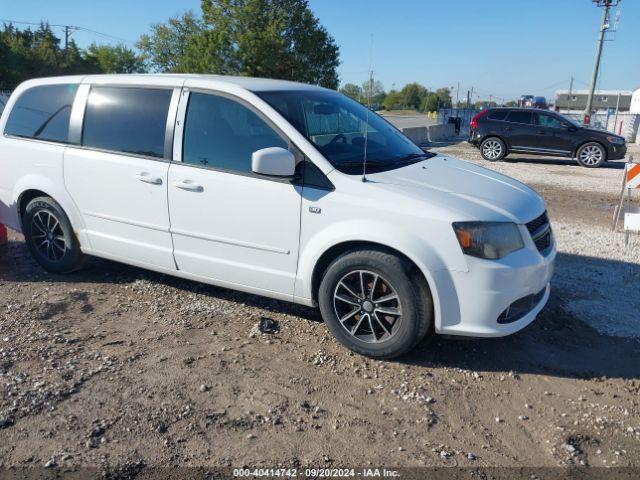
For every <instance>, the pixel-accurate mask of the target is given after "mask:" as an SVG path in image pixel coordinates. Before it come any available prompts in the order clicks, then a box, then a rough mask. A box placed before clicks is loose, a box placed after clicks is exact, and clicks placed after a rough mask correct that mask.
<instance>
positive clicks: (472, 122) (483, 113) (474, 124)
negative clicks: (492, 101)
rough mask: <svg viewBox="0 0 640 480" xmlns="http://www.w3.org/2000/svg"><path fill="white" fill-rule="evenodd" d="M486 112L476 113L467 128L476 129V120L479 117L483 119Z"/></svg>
mask: <svg viewBox="0 0 640 480" xmlns="http://www.w3.org/2000/svg"><path fill="white" fill-rule="evenodd" d="M487 112H488V110H481V111H480V112H478V113H476V114H475V115H474V116H473V118H472V119H471V123H469V126H470V127H471V128H473V129H475V128H478V119H479V118H480V117H484V116H485V115H486V114H487Z"/></svg>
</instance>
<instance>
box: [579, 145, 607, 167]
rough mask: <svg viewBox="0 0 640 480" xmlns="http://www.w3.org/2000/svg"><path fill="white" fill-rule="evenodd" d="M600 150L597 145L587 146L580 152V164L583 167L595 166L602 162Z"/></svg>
mask: <svg viewBox="0 0 640 480" xmlns="http://www.w3.org/2000/svg"><path fill="white" fill-rule="evenodd" d="M602 155H603V153H602V149H601V148H600V147H598V146H597V145H588V146H586V147H584V148H583V149H582V150H581V151H580V162H581V163H582V164H584V165H597V164H598V163H600V162H601V161H602Z"/></svg>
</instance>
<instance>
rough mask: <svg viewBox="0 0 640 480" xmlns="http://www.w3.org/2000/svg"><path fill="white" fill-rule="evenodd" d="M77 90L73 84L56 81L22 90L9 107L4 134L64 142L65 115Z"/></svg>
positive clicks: (66, 139)
mask: <svg viewBox="0 0 640 480" xmlns="http://www.w3.org/2000/svg"><path fill="white" fill-rule="evenodd" d="M77 89H78V85H76V84H58V85H43V86H39V87H32V88H30V89H28V90H26V91H25V92H24V93H23V94H22V95H20V98H18V100H17V101H16V103H15V105H14V106H13V108H12V109H11V113H10V114H9V119H8V120H7V126H6V128H5V130H4V133H5V134H7V135H15V136H16V137H24V138H36V139H38V140H47V141H50V142H60V143H67V142H68V141H69V117H70V116H71V107H72V106H73V100H74V99H75V96H76V91H77Z"/></svg>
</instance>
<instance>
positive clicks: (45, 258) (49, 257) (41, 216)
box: [22, 197, 83, 273]
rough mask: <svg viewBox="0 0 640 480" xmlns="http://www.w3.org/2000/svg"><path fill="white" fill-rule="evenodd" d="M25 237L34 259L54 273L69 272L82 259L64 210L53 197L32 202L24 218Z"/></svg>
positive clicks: (76, 266) (36, 199) (78, 265)
mask: <svg viewBox="0 0 640 480" xmlns="http://www.w3.org/2000/svg"><path fill="white" fill-rule="evenodd" d="M22 225H23V231H24V237H25V240H26V243H27V247H28V248H29V251H30V252H31V255H33V258H34V259H35V260H36V262H38V263H39V264H40V265H41V266H42V268H44V269H45V270H46V271H48V272H51V273H69V272H72V271H73V270H76V269H78V268H79V267H80V266H81V264H82V260H83V254H82V252H81V251H80V245H79V243H78V240H77V239H76V236H75V235H74V233H73V228H71V223H70V222H69V219H68V218H67V215H66V214H65V213H64V210H62V207H61V206H60V205H59V204H58V202H56V201H55V200H54V199H53V198H50V197H37V198H34V199H33V200H31V201H30V202H29V204H28V205H27V208H26V209H25V213H24V216H23V218H22Z"/></svg>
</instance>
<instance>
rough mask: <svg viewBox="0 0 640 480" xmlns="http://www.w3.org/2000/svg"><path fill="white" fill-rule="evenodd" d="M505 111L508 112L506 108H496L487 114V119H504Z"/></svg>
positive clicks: (505, 116)
mask: <svg viewBox="0 0 640 480" xmlns="http://www.w3.org/2000/svg"><path fill="white" fill-rule="evenodd" d="M507 113H509V112H508V111H507V110H496V111H495V112H491V113H489V115H487V120H504V119H505V118H507Z"/></svg>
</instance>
